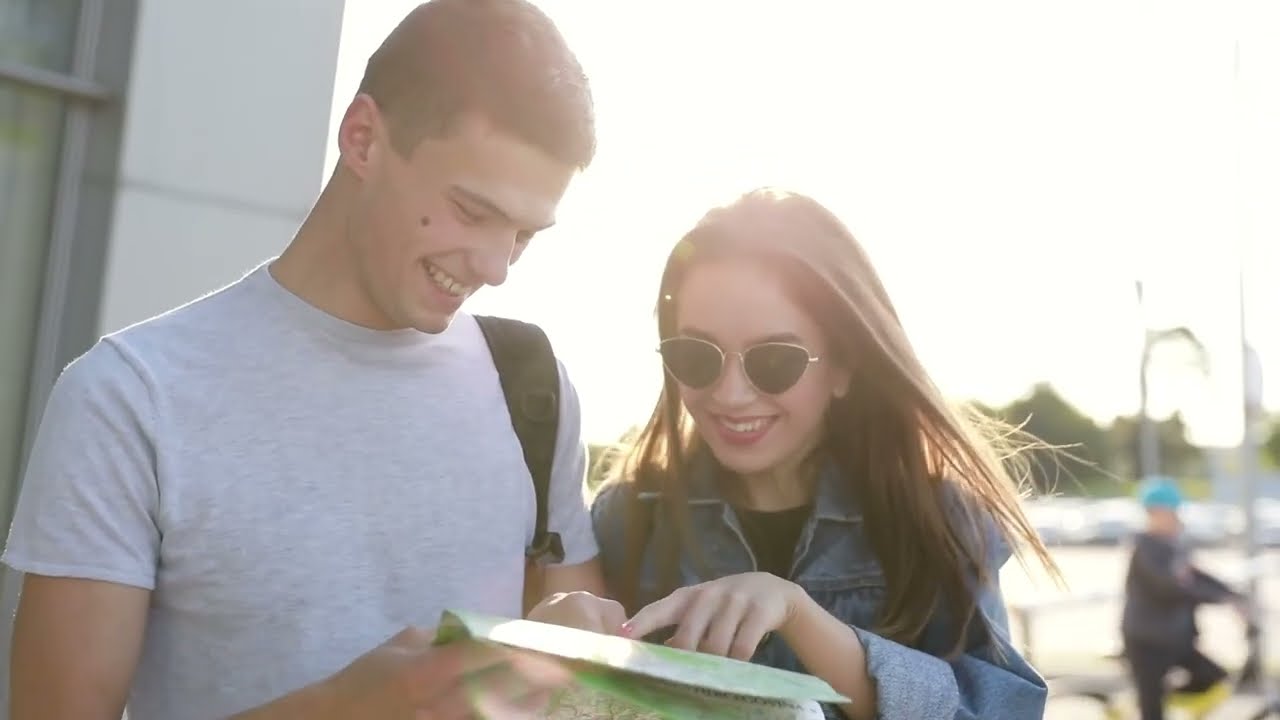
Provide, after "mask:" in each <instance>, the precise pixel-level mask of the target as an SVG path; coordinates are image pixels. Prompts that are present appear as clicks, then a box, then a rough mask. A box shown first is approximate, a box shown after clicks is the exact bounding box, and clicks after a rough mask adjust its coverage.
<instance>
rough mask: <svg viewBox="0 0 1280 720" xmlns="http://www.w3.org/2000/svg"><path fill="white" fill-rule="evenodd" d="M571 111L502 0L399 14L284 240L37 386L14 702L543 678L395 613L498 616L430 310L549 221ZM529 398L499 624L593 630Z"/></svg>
mask: <svg viewBox="0 0 1280 720" xmlns="http://www.w3.org/2000/svg"><path fill="white" fill-rule="evenodd" d="M593 123H594V121H593V110H592V102H591V95H590V92H589V90H588V86H587V81H586V78H585V77H584V75H583V72H582V69H581V68H580V67H579V65H578V62H577V60H576V59H575V58H574V56H573V54H572V53H571V52H570V50H569V49H568V48H567V47H566V45H565V44H564V41H563V39H562V37H561V36H560V34H559V32H558V31H557V30H556V28H555V27H554V25H553V24H552V23H551V21H550V20H549V19H547V18H546V17H545V16H544V15H543V14H542V13H541V12H540V11H538V10H537V9H535V8H534V7H533V6H531V5H529V4H528V3H526V2H524V0H434V2H430V3H426V4H424V5H422V6H420V7H418V8H417V9H415V10H414V11H413V12H411V13H410V14H409V15H408V16H407V17H406V18H405V19H404V20H403V21H402V23H401V24H400V25H399V26H398V27H397V28H396V30H395V31H394V32H392V34H391V35H390V36H388V37H387V39H386V40H385V42H384V43H383V44H382V46H381V47H380V48H379V49H378V51H377V52H376V53H375V54H374V55H373V56H372V58H371V59H370V61H369V64H368V68H367V71H366V74H365V77H364V81H363V83H362V85H361V87H360V91H359V93H358V95H357V97H356V98H355V99H354V100H353V101H352V103H351V104H350V107H349V108H348V110H347V112H346V114H345V116H344V117H343V120H342V123H341V127H340V128H339V133H338V143H339V147H340V150H341V161H340V162H339V164H338V167H337V169H336V171H335V172H334V174H333V176H332V177H331V178H330V180H329V182H328V183H327V185H326V187H325V188H324V190H323V192H322V194H321V196H320V197H319V199H318V200H317V203H316V205H315V207H314V208H313V210H312V211H311V213H310V214H309V216H308V217H307V219H306V221H305V222H304V223H303V225H302V227H301V228H300V229H299V231H298V233H297V235H296V237H295V238H294V239H293V240H292V242H291V243H290V244H289V246H288V248H287V249H286V250H285V251H284V253H283V254H282V255H281V256H280V257H279V258H278V259H276V260H274V261H272V262H270V263H268V264H264V265H262V266H261V267H259V268H257V269H256V270H254V271H253V272H251V273H250V274H249V275H247V276H246V277H245V278H243V279H242V280H240V281H239V282H237V283H235V284H233V285H231V286H229V287H227V288H225V289H223V290H221V291H219V292H217V293H214V294H212V295H210V296H207V297H205V298H203V299H200V300H198V301H196V302H194V303H191V304H189V305H186V306H184V307H182V308H179V309H177V310H174V311H171V312H169V313H167V314H165V315H162V316H160V317H157V318H153V319H151V320H149V321H146V322H144V323H141V324H139V325H137V326H134V327H132V328H129V329H126V330H124V331H122V332H120V333H117V334H114V335H112V336H109V337H107V338H104V339H103V340H101V341H100V342H99V343H98V344H97V345H95V346H94V347H93V349H91V350H90V351H89V352H88V353H87V354H85V355H84V356H82V357H81V358H79V359H78V360H77V361H75V362H74V363H72V364H71V365H70V366H69V367H68V368H66V370H65V371H64V373H63V374H62V376H61V377H60V378H59V380H58V382H57V384H56V386H55V387H54V389H53V392H52V393H51V396H50V398H49V401H48V405H47V408H46V410H45V414H44V418H43V422H42V424H41V427H40V431H39V434H38V437H37V439H36V442H35V445H34V449H33V452H32V455H31V460H30V463H29V466H28V469H27V474H26V478H25V482H24V487H23V490H22V495H21V498H20V501H19V504H18V509H17V516H16V518H15V520H14V523H13V526H12V528H11V532H10V537H9V543H8V547H7V549H6V552H5V558H4V559H5V561H6V562H7V563H8V564H9V565H11V566H12V567H14V568H16V569H18V570H20V571H22V572H24V573H26V579H25V582H24V586H23V594H22V598H21V602H20V605H19V609H18V614H17V619H16V627H15V637H14V646H13V650H12V668H13V672H12V683H13V687H12V698H13V700H12V717H13V718H14V720H34V719H35V718H40V720H61V719H70V718H76V719H77V720H118V718H120V715H121V712H122V710H123V709H124V708H125V706H126V699H127V705H128V710H129V715H130V717H131V719H132V720H183V719H184V718H192V719H196V718H198V719H200V720H207V719H209V718H226V717H228V716H232V715H235V714H236V713H240V715H237V716H236V717H239V718H244V719H246V720H247V719H249V718H254V719H258V720H272V719H278V718H307V719H308V720H312V719H319V720H328V719H333V720H339V719H342V720H346V719H348V718H351V719H356V718H359V719H365V718H378V719H379V720H384V719H385V720H391V719H393V718H424V717H429V718H433V719H435V718H454V717H459V718H461V717H472V713H473V712H481V711H484V712H485V713H487V714H488V715H496V716H501V717H513V713H514V712H515V709H514V708H513V707H512V704H513V703H520V702H522V701H523V700H524V699H526V698H528V697H530V696H531V697H533V699H535V700H536V699H537V698H538V697H541V696H543V693H542V691H545V690H546V689H548V688H549V687H551V686H554V685H555V684H556V683H558V682H561V681H562V680H563V676H562V675H561V674H560V673H559V672H557V669H556V668H550V669H548V668H546V667H538V666H533V665H531V662H533V659H532V658H528V657H512V656H506V655H502V656H500V655H497V654H495V653H494V652H493V651H485V650H483V649H481V648H479V647H476V646H468V645H460V646H457V647H453V646H449V647H447V648H434V647H432V645H431V637H432V633H431V631H430V630H422V629H419V628H430V627H432V626H433V625H434V624H435V622H436V621H437V620H438V618H439V615H440V612H441V611H442V610H443V609H445V608H450V607H462V608H467V609H472V610H476V611H481V612H488V613H492V614H498V615H504V616H516V615H518V614H519V613H520V612H521V584H522V577H523V571H524V549H525V545H526V542H528V540H529V538H530V534H531V532H532V529H533V525H534V521H533V518H534V491H533V486H532V483H531V481H530V474H529V471H528V470H527V468H526V466H525V463H524V458H523V455H522V452H521V447H520V444H519V442H518V441H517V438H516V436H515V435H514V431H513V429H512V425H511V419H510V416H509V415H508V412H507V409H506V406H505V404H504V396H503V394H502V389H501V386H500V383H499V377H498V375H497V373H496V370H495V368H494V364H493V362H492V359H491V358H490V355H489V351H488V348H487V346H486V343H485V340H484V338H483V336H482V334H481V332H480V330H479V328H478V326H477V323H476V320H475V319H474V318H472V317H469V316H467V315H465V314H460V313H459V309H460V307H461V305H462V303H463V301H464V300H465V299H466V298H467V296H469V295H470V294H471V293H473V292H475V291H476V290H477V289H478V288H480V287H482V286H484V285H497V284H499V283H501V282H503V280H504V279H505V277H506V274H507V270H508V267H509V266H510V265H511V264H512V263H514V262H515V261H516V259H517V258H518V257H519V256H520V254H521V253H522V252H523V251H524V250H525V248H526V246H527V244H528V243H529V241H530V239H531V238H532V237H533V236H534V234H535V233H537V232H538V231H540V230H542V229H544V228H546V227H549V226H550V225H551V224H552V223H553V222H554V221H555V209H556V207H557V205H558V203H559V201H560V199H561V196H562V194H563V193H564V191H565V189H566V187H567V185H568V183H569V182H570V179H571V178H572V177H573V176H574V175H575V174H576V172H577V171H578V170H580V169H581V168H584V167H585V166H587V164H588V163H589V162H590V160H591V158H592V156H593V154H594V143H595V138H594V125H593ZM561 373H563V370H561ZM559 397H560V429H559V433H558V447H557V449H556V452H555V458H554V463H553V478H552V480H551V487H550V501H549V505H548V507H549V528H550V529H551V530H553V531H555V532H557V533H559V535H560V537H561V538H562V541H563V544H564V550H565V558H564V561H563V563H562V564H560V565H558V566H552V567H549V568H548V569H547V571H546V575H545V588H546V591H547V593H548V595H549V596H550V600H549V601H547V602H544V603H543V604H541V605H539V606H538V607H537V608H535V609H534V610H533V611H532V612H531V613H530V617H532V618H535V619H539V620H544V621H549V622H559V623H564V624H573V625H577V626H580V627H587V628H590V629H598V630H609V629H612V628H616V627H617V626H618V625H619V624H620V623H621V622H622V621H623V619H624V618H623V616H622V610H621V608H620V607H619V606H617V605H616V604H614V603H608V602H605V601H600V600H598V599H596V598H595V597H594V596H592V595H589V594H586V593H583V592H571V591H589V592H595V591H599V590H600V588H601V585H602V583H601V579H600V574H599V571H598V568H597V567H596V565H595V559H594V558H595V555H596V546H595V543H594V540H593V538H592V530H591V523H590V520H589V518H588V516H587V514H586V511H585V508H584V505H583V500H582V480H583V474H584V464H585V452H584V448H583V446H582V443H581V439H580V432H579V416H578V404H577V399H576V396H575V395H574V393H573V388H572V386H571V385H570V384H569V383H568V382H567V381H566V380H564V378H563V374H562V375H561V392H560V394H559ZM565 593H568V594H565ZM597 594H600V593H598V592H597ZM388 638H390V640H388ZM481 669H483V670H485V671H486V672H484V673H483V677H484V678H485V681H484V682H483V683H482V684H479V685H476V684H473V683H472V682H471V681H470V680H467V678H469V677H474V676H475V672H474V671H477V670H481ZM475 682H480V681H478V680H477V681H475ZM477 706H479V707H477Z"/></svg>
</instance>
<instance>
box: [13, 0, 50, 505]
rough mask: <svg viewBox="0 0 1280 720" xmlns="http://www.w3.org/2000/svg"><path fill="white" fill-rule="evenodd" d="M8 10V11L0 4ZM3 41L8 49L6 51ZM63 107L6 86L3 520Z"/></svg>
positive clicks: (19, 431) (21, 418)
mask: <svg viewBox="0 0 1280 720" xmlns="http://www.w3.org/2000/svg"><path fill="white" fill-rule="evenodd" d="M3 1H4V0H0V2H3ZM0 7H4V6H3V5H0ZM2 44H3V43H0V45H2ZM62 114H63V101H62V99H61V98H59V97H57V96H56V95H53V94H50V93H46V92H40V91H34V90H25V89H21V88H18V87H15V86H10V85H5V84H4V83H0V218H4V221H3V222H0V491H3V492H4V495H2V496H0V522H2V523H3V526H4V527H8V521H9V512H10V511H11V508H9V507H7V505H8V503H7V502H5V500H7V499H8V498H9V497H11V495H10V494H11V493H12V492H13V488H14V487H15V484H16V482H17V474H18V462H19V458H20V455H21V452H22V442H23V434H24V433H23V431H24V425H25V423H26V405H27V384H28V378H29V377H30V371H31V356H32V345H33V343H34V340H35V328H36V322H37V318H38V317H39V312H40V290H41V286H42V284H43V281H44V268H45V257H46V255H47V250H48V246H49V229H50V223H51V218H52V213H53V195H54V187H55V184H56V182H57V175H58V157H59V151H60V148H61V139H62V138H61V136H62V124H63V123H62Z"/></svg>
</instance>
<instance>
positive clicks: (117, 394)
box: [4, 339, 160, 589]
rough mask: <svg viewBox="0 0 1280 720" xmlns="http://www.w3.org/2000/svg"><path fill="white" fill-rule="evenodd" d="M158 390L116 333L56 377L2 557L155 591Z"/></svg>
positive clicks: (29, 569)
mask: <svg viewBox="0 0 1280 720" xmlns="http://www.w3.org/2000/svg"><path fill="white" fill-rule="evenodd" d="M152 399H153V393H152V390H151V387H150V386H149V385H148V383H147V382H146V381H145V380H144V378H143V375H142V373H140V372H139V370H138V365H137V364H135V363H132V362H130V360H129V359H128V358H127V357H126V356H125V354H124V353H123V352H122V350H121V349H120V348H119V347H117V346H116V345H114V344H113V343H112V342H111V340H110V339H104V340H101V341H99V342H98V343H97V344H96V345H95V346H94V347H93V348H92V349H90V350H89V351H88V352H87V353H85V354H84V355H82V356H81V357H80V358H78V359H76V360H75V361H74V362H73V363H71V364H70V365H69V366H68V367H67V368H66V369H65V370H64V371H63V372H62V374H61V375H60V376H59V377H58V379H57V381H56V382H55V383H54V386H53V389H52V391H51V392H50V395H49V399H48V402H47V404H46V405H45V409H44V414H43V416H42V419H41V421H40V425H39V429H38V430H37V434H36V438H35V440H34V443H33V446H32V451H31V455H30V458H29V460H28V462H27V468H26V472H25V473H24V475H23V483H22V488H21V491H20V493H19V496H18V502H17V506H16V508H15V512H14V518H13V523H12V525H11V526H10V529H9V540H8V544H7V546H6V548H5V552H4V562H5V564H7V565H9V566H10V567H12V568H13V569H15V570H17V571H20V572H23V573H31V574H37V575H51V576H58V577H76V578H85V579H91V580H102V581H107V582H115V583H121V584H125V585H133V586H137V587H142V588H145V589H154V587H155V578H156V564H157V558H158V556H159V547H160V532H159V529H158V526H157V524H156V513H157V506H158V490H157V473H156V452H155V445H154V437H155V435H154V432H155V428H156V420H155V412H154V411H153V408H154V405H153V402H152Z"/></svg>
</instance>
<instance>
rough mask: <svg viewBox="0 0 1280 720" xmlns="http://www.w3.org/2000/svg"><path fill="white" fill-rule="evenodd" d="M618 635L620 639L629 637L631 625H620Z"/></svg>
mask: <svg viewBox="0 0 1280 720" xmlns="http://www.w3.org/2000/svg"><path fill="white" fill-rule="evenodd" d="M618 634H619V635H621V636H622V637H631V623H622V625H621V627H619V628H618Z"/></svg>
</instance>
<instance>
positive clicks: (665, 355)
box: [658, 337, 818, 395]
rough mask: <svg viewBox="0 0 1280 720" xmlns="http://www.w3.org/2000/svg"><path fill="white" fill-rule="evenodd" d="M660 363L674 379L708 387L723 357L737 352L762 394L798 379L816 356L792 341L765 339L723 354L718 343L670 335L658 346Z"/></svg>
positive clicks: (775, 391) (719, 372) (694, 386)
mask: <svg viewBox="0 0 1280 720" xmlns="http://www.w3.org/2000/svg"><path fill="white" fill-rule="evenodd" d="M658 353H659V354H660V355H662V364H663V365H664V366H666V368H667V372H669V373H671V377H673V378H675V380H676V382H678V383H680V384H681V385H684V386H686V387H689V388H692V389H694V390H702V389H705V388H708V387H711V386H712V385H713V384H715V382H716V381H717V380H719V379H720V376H721V375H722V374H723V373H724V365H725V360H726V359H727V358H728V356H730V355H736V356H738V358H739V359H740V360H741V361H742V371H743V373H744V374H745V375H746V376H747V380H748V381H749V382H750V383H751V386H752V387H754V388H755V389H756V390H758V391H759V392H761V393H763V394H765V395H779V394H782V393H784V392H786V391H787V390H790V389H791V388H792V387H793V386H794V385H795V384H796V383H797V382H799V381H800V378H801V376H803V375H804V371H805V370H806V369H807V368H808V367H809V364H810V363H814V362H817V361H818V358H816V357H814V356H813V355H811V354H810V353H809V349H808V348H806V347H804V346H802V345H796V344H794V343H786V342H766V343H760V344H759V345H753V346H751V347H749V348H747V349H746V350H743V351H742V352H734V353H726V352H725V351H724V350H721V349H720V346H719V345H716V344H715V343H713V342H710V341H708V340H703V339H701V338H694V337H673V338H668V339H666V340H663V341H662V342H661V343H660V344H659V345H658Z"/></svg>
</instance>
